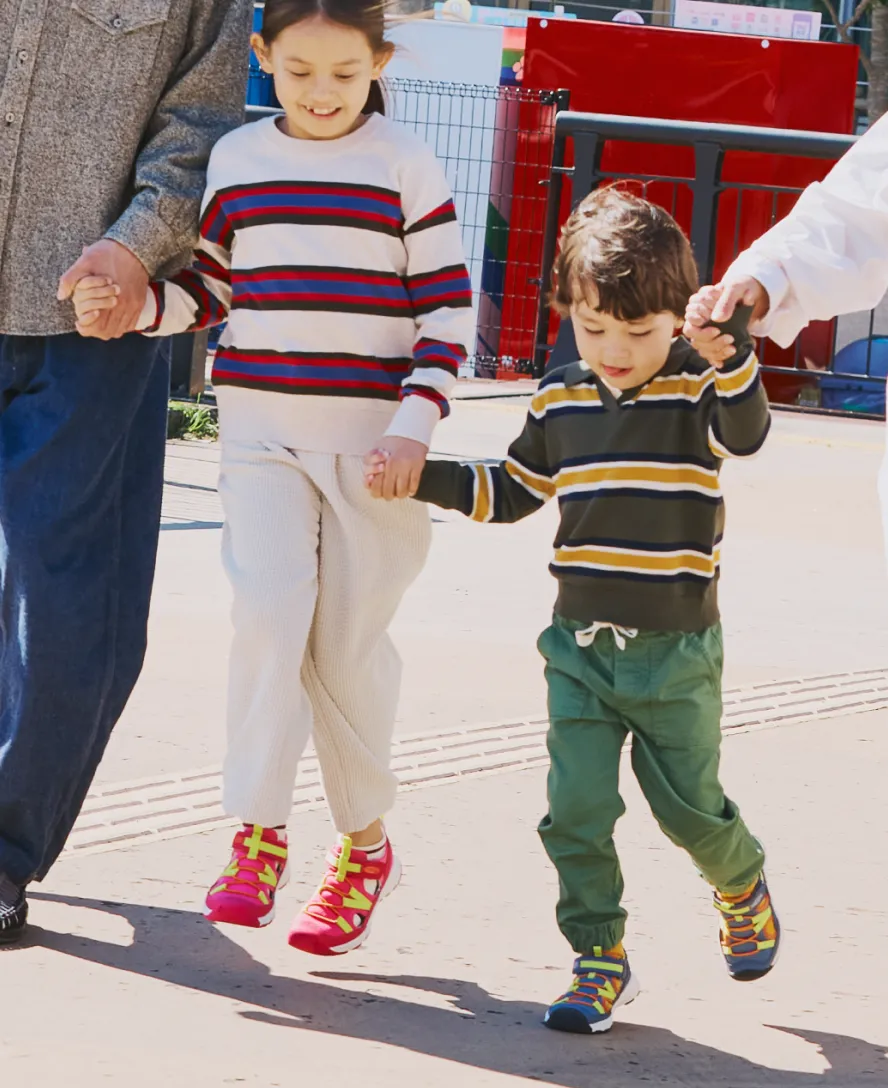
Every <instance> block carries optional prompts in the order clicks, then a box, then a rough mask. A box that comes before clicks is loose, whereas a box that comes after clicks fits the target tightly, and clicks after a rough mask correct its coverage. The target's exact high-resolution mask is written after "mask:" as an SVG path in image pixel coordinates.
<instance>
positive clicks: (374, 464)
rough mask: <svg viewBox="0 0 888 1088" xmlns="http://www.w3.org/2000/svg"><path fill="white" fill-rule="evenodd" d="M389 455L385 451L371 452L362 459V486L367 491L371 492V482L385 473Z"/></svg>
mask: <svg viewBox="0 0 888 1088" xmlns="http://www.w3.org/2000/svg"><path fill="white" fill-rule="evenodd" d="M388 459H389V455H388V453H387V451H386V450H371V451H370V452H369V453H368V454H367V455H366V456H365V457H364V485H365V486H366V488H367V490H368V491H372V490H373V481H374V480H375V479H376V477H377V476H381V475H382V474H383V473H384V472H385V466H386V462H387V461H388Z"/></svg>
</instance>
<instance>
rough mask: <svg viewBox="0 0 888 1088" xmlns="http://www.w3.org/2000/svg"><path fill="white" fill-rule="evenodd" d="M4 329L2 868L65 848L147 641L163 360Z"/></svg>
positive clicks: (26, 874)
mask: <svg viewBox="0 0 888 1088" xmlns="http://www.w3.org/2000/svg"><path fill="white" fill-rule="evenodd" d="M159 347H160V345H159V344H158V342H157V341H155V340H147V339H144V338H143V337H140V336H137V335H133V336H127V337H125V338H123V339H122V340H116V341H111V342H109V343H104V342H102V341H100V340H85V339H82V338H81V337H80V336H78V335H77V334H76V333H72V334H70V335H65V336H52V337H36V336H35V337H24V336H0V873H5V874H6V875H7V876H8V877H9V878H10V879H11V880H13V881H14V882H15V883H17V884H27V883H28V882H29V881H31V880H41V879H42V878H43V877H44V876H45V875H46V873H47V872H48V870H49V868H50V866H51V865H52V864H53V862H54V861H55V860H56V858H57V857H58V855H59V854H60V853H61V851H62V848H63V847H64V845H65V840H66V839H67V837H68V834H69V833H70V831H71V828H72V827H73V825H74V821H75V820H76V819H77V815H78V813H79V812H80V809H81V806H82V805H83V801H84V799H85V797H86V794H87V791H88V790H89V787H90V784H91V782H92V779H93V776H94V775H95V771H96V768H97V767H98V765H99V761H100V760H101V758H102V754H103V753H104V751H105V746H106V744H107V743H108V739H109V737H110V735H111V730H112V729H113V727H114V725H115V723H116V721H117V719H118V718H119V717H120V715H121V713H122V711H123V708H124V706H125V705H126V701H127V699H128V698H129V695H130V692H131V691H132V689H133V687H134V686H135V683H136V680H137V678H138V676H139V672H140V671H141V668H142V661H143V659H144V655H145V646H146V637H147V635H146V632H147V624H148V604H149V599H150V596H151V584H152V581H153V579H154V566H155V560H156V556H157V538H158V529H159V525H160V504H161V498H162V493H163V457H164V442H165V437H166V405H167V399H168V395H169V372H168V371H169V366H168V360H167V358H166V353H165V352H163V351H160V350H159Z"/></svg>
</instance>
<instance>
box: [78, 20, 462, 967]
mask: <svg viewBox="0 0 888 1088" xmlns="http://www.w3.org/2000/svg"><path fill="white" fill-rule="evenodd" d="M253 47H254V49H255V50H256V52H257V55H258V56H259V58H260V60H261V63H262V66H263V68H264V69H265V70H266V71H267V72H270V73H273V75H274V80H275V90H276V92H277V96H278V98H279V99H280V101H281V103H282V105H283V108H284V111H285V116H283V117H280V118H274V117H270V118H268V119H266V120H262V121H259V122H257V123H255V124H250V125H246V126H244V127H243V128H241V129H238V130H237V131H235V132H232V133H230V134H229V135H228V136H226V137H225V138H224V139H222V140H221V141H220V142H219V143H218V144H217V146H216V148H215V149H214V151H213V154H212V156H211V159H210V163H209V168H208V176H207V192H206V196H205V199H204V205H203V213H202V216H201V224H200V242H199V245H198V248H197V251H196V254H195V261H194V264H193V265H192V267H191V268H190V269H188V270H186V271H185V272H182V273H181V274H180V275H177V276H174V277H173V278H172V279H170V280H167V281H164V282H162V283H154V284H152V285H151V290H150V296H149V299H148V300H147V302H146V306H145V310H144V312H143V318H142V321H141V327H142V328H143V331H145V332H148V333H154V334H158V335H167V334H170V333H178V332H182V331H185V330H188V329H198V328H201V327H205V326H207V325H209V324H214V323H218V322H220V321H222V320H225V319H226V318H227V319H228V324H227V326H226V328H225V331H224V333H223V334H222V337H221V340H220V344H219V348H218V352H217V354H216V359H215V365H214V367H213V382H214V385H215V388H216V394H217V397H218V404H219V412H220V420H221V431H222V471H221V481H220V493H221V495H222V500H223V503H224V508H225V530H224V541H223V552H224V561H225V565H226V569H227V572H228V575H229V577H230V580H231V584H232V586H233V589H234V611H233V618H234V628H235V635H234V645H233V649H232V656H231V667H230V689H229V710H228V754H227V758H226V761H225V769H224V778H225V784H224V807H225V810H226V812H228V813H229V814H231V815H233V816H237V817H238V818H239V819H241V820H243V822H244V827H243V828H242V829H241V830H240V831H238V832H237V834H236V835H235V837H234V845H233V850H232V855H231V860H230V863H229V864H228V866H227V867H226V868H225V869H224V870H223V872H222V874H221V876H220V877H219V879H218V881H216V882H215V883H214V884H213V886H212V888H211V889H210V891H209V894H208V895H207V901H206V914H207V916H208V917H209V918H210V919H211V920H213V921H215V922H231V923H234V924H236V925H244V926H263V925H266V924H267V923H268V922H270V921H271V920H272V916H273V914H274V900H275V893H276V892H277V890H278V888H280V887H281V886H282V884H283V883H284V881H285V880H286V876H287V855H288V845H287V836H286V831H285V823H286V820H287V818H288V815H289V812H290V808H291V803H292V796H293V786H294V779H295V775H296V769H297V764H298V761H299V758H300V756H301V755H302V752H303V750H304V748H305V745H306V743H307V741H308V737H309V734H310V733H312V732H313V733H314V741H315V745H316V748H317V753H318V757H319V760H320V764H321V769H322V772H323V778H324V785H325V789H326V793H327V798H328V801H329V804H330V809H331V812H332V817H333V822H334V824H335V826H336V829H337V830H338V831H339V833H340V836H339V840H338V842H337V844H336V845H335V846H334V847H333V849H332V851H331V853H330V855H329V857H328V859H327V870H326V873H325V875H324V878H323V881H322V883H321V885H320V888H319V889H318V891H317V893H316V894H315V896H314V897H313V898H312V900H311V901H310V902H309V903H308V905H307V906H306V907H305V908H304V910H303V911H302V913H301V914H300V915H299V917H298V918H297V920H296V922H295V924H294V926H293V928H292V930H291V932H290V938H289V940H290V944H291V945H292V946H293V947H294V948H298V949H301V950H303V951H305V952H311V953H315V954H317V955H336V954H339V953H343V952H347V951H349V950H350V949H353V948H356V947H357V946H358V945H360V944H361V943H362V942H363V941H364V939H365V937H366V935H367V930H368V927H369V924H370V921H371V919H372V916H373V912H374V910H375V909H376V906H377V904H378V903H379V901H380V899H381V898H382V897H383V896H384V895H385V894H386V893H388V892H390V891H392V890H393V889H394V887H395V886H396V885H397V882H398V879H399V875H400V866H399V864H398V861H397V859H396V858H395V856H394V854H393V852H392V848H391V846H390V844H389V842H388V840H387V839H386V836H385V832H384V830H383V825H382V823H381V820H380V817H381V816H382V815H383V814H384V813H385V812H386V811H387V810H388V809H389V808H390V807H391V806H392V804H393V802H394V798H395V788H396V779H395V777H394V775H393V774H392V772H391V770H390V769H389V749H390V741H391V734H392V729H393V725H394V719H395V711H396V706H397V700H398V688H399V682H400V661H399V659H398V656H397V653H396V651H395V649H394V647H393V645H392V643H391V641H390V639H389V636H388V633H387V632H388V627H389V624H390V623H391V620H392V617H393V616H394V613H395V610H396V609H397V607H398V604H399V602H400V600H401V597H402V596H403V594H404V592H405V590H406V589H407V587H408V586H409V585H410V583H411V582H412V581H413V580H414V578H415V577H416V576H417V574H418V573H419V571H420V569H421V568H422V565H423V562H424V560H425V558H426V553H427V550H428V547H429V542H430V525H429V518H428V514H427V512H426V509H425V507H423V506H422V505H420V504H419V503H416V502H414V501H413V500H412V499H411V498H409V497H408V496H410V495H412V493H413V492H414V491H415V489H416V486H417V484H418V480H419V475H420V473H421V471H422V466H423V464H424V462H425V457H426V454H427V452H428V447H429V443H430V440H431V435H432V432H433V430H434V427H435V424H436V423H437V421H438V420H439V419H440V418H441V417H442V416H445V415H447V413H448V403H447V397H448V394H449V392H450V390H451V388H452V386H453V383H454V381H455V379H456V374H457V369H458V367H459V365H460V363H461V361H462V360H463V359H464V358H465V355H466V351H467V348H468V346H469V342H470V339H471V337H472V334H473V328H474V320H473V315H472V306H471V284H470V281H469V277H468V273H467V271H466V268H465V262H464V257H463V251H462V242H461V236H460V230H459V227H458V225H457V221H456V215H455V212H454V207H453V202H452V199H451V194H450V191H449V188H448V185H447V182H446V180H445V178H444V174H443V171H442V169H441V167H440V165H439V163H438V162H437V160H436V159H435V156H434V154H433V153H432V151H431V150H430V149H429V148H428V147H426V145H425V144H423V143H422V142H420V141H419V140H418V139H417V137H416V136H414V135H413V134H412V133H410V132H409V131H407V130H405V129H403V128H401V127H399V126H397V125H395V124H393V123H392V122H390V121H388V120H387V119H386V118H385V117H384V116H383V99H382V93H381V89H380V85H379V82H378V81H379V77H380V75H381V74H382V71H383V68H384V67H385V65H386V63H387V62H388V60H389V59H390V57H391V54H392V51H393V50H392V46H391V45H390V44H389V43H387V42H386V41H385V38H384V9H383V7H382V6H381V5H380V4H379V2H378V0H268V2H267V3H266V5H265V16H264V22H263V26H262V32H261V34H256V35H254V37H253ZM114 295H115V288H114V285H113V284H109V283H108V282H107V281H106V280H100V279H97V278H90V279H87V280H83V281H81V283H80V285H79V287H78V289H77V292H76V295H75V305H76V308H77V314H78V320H79V322H80V328H81V331H82V332H84V333H85V334H88V333H89V325H90V323H91V321H93V320H94V319H95V316H96V315H97V314H98V312H99V311H100V310H101V309H103V308H107V307H108V306H110V305H113V303H114ZM376 447H380V448H382V449H384V450H386V451H387V457H388V460H387V473H386V478H385V484H384V488H383V490H384V493H385V496H386V497H387V498H395V499H399V500H402V501H398V502H393V503H377V502H375V501H374V499H373V497H372V496H371V495H370V494H369V492H368V491H367V490H366V489H365V487H364V484H363V471H362V456H363V455H364V454H365V453H367V452H368V451H369V450H370V449H372V448H376Z"/></svg>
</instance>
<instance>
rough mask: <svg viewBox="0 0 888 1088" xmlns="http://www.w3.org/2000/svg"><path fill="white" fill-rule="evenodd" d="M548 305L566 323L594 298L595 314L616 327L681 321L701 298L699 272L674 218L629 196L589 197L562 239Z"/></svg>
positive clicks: (611, 191)
mask: <svg viewBox="0 0 888 1088" xmlns="http://www.w3.org/2000/svg"><path fill="white" fill-rule="evenodd" d="M552 280H553V291H552V298H551V303H552V307H553V309H554V310H555V311H556V312H557V313H558V314H559V315H560V316H561V317H567V316H568V315H569V314H570V311H571V307H572V306H573V305H574V304H575V303H577V302H580V301H583V300H585V299H587V298H588V289H589V288H590V287H594V288H595V291H596V293H597V303H598V309H599V310H601V311H602V312H603V313H606V314H611V315H612V316H613V317H615V318H617V320H618V321H638V320H640V319H641V318H643V317H647V316H648V315H649V314H658V313H663V312H665V311H668V312H669V313H673V314H677V315H678V316H682V315H683V314H684V312H685V307H686V306H687V304H688V299H689V298H690V297H691V295H692V294H693V293H694V292H695V291H696V290H697V286H698V280H697V266H696V265H695V264H694V256H693V253H692V252H691V246H690V243H689V242H688V240H687V238H686V237H685V236H684V234H682V231H681V227H679V225H678V223H676V222H675V220H674V219H673V218H672V216H671V215H670V214H669V213H668V212H667V211H665V210H664V209H663V208H660V207H658V206H657V205H656V204H651V203H650V201H648V200H642V199H640V198H639V197H637V196H634V195H633V194H632V193H630V192H627V191H626V190H625V189H619V188H603V189H597V190H596V191H595V192H594V193H590V195H589V196H587V197H586V198H585V200H583V201H581V202H580V204H579V205H578V206H577V208H575V209H574V211H573V212H572V213H571V216H570V218H569V219H568V221H567V222H566V223H565V224H564V229H563V230H562V232H561V245H560V248H559V252H558V256H557V257H556V259H555V267H554V268H553V270H552Z"/></svg>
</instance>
